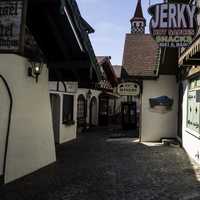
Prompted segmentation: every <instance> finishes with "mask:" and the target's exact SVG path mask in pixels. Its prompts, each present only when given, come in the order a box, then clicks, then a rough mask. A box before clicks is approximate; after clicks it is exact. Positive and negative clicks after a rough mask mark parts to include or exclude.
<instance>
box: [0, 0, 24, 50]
mask: <svg viewBox="0 0 200 200" xmlns="http://www.w3.org/2000/svg"><path fill="white" fill-rule="evenodd" d="M23 5H24V3H23V1H0V51H1V52H2V51H5V52H9V51H12V52H17V51H19V48H20V42H21V34H22V33H21V32H22V24H21V22H22V16H23Z"/></svg>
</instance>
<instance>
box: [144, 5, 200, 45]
mask: <svg viewBox="0 0 200 200" xmlns="http://www.w3.org/2000/svg"><path fill="white" fill-rule="evenodd" d="M148 11H149V13H150V15H152V19H151V21H150V33H151V35H152V36H153V38H154V39H155V40H156V42H157V43H158V44H159V46H160V47H173V48H177V47H186V46H188V45H189V44H191V43H192V41H193V38H194V36H195V35H196V33H197V29H198V26H197V16H196V15H197V7H196V6H194V5H190V4H168V3H163V4H156V5H153V6H151V7H150V8H149V9H148Z"/></svg>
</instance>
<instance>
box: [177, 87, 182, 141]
mask: <svg viewBox="0 0 200 200" xmlns="http://www.w3.org/2000/svg"><path fill="white" fill-rule="evenodd" d="M182 105H183V84H182V83H180V84H179V104H178V137H179V138H180V139H182V117H183V116H182V114H183V109H182Z"/></svg>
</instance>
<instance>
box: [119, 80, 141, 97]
mask: <svg viewBox="0 0 200 200" xmlns="http://www.w3.org/2000/svg"><path fill="white" fill-rule="evenodd" d="M117 92H118V94H119V95H121V96H138V95H139V94H140V86H139V84H137V83H133V82H127V83H121V84H119V85H118V87H117Z"/></svg>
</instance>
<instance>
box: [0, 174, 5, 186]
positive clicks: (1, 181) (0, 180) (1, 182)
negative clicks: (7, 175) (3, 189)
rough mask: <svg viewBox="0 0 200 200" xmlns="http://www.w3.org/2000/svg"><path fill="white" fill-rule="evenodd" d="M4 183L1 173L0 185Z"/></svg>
mask: <svg viewBox="0 0 200 200" xmlns="http://www.w3.org/2000/svg"><path fill="white" fill-rule="evenodd" d="M2 185H4V177H3V175H2V176H0V186H2Z"/></svg>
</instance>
